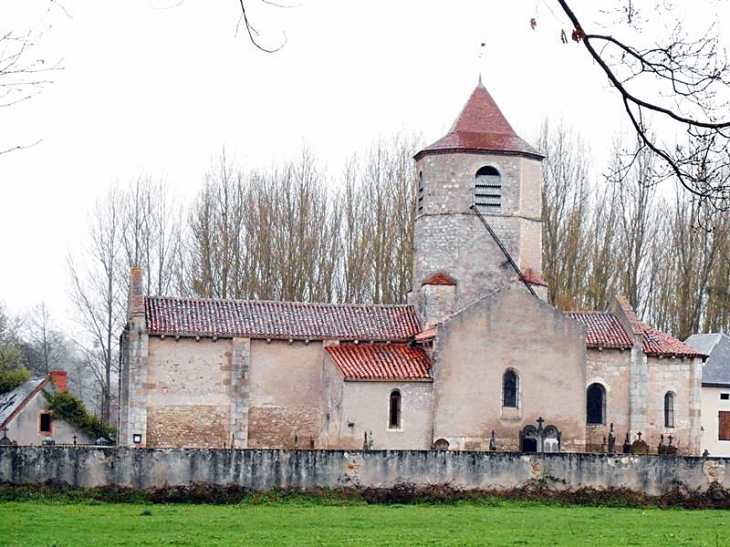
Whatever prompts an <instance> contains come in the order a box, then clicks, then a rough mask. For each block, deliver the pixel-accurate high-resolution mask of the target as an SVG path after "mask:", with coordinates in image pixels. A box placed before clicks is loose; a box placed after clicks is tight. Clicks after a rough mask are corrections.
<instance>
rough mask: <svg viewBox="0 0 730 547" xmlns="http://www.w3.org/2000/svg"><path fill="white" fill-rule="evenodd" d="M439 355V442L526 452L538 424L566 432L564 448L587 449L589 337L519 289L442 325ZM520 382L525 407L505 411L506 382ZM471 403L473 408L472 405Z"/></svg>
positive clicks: (458, 446)
mask: <svg viewBox="0 0 730 547" xmlns="http://www.w3.org/2000/svg"><path fill="white" fill-rule="evenodd" d="M434 349H435V353H434V363H435V364H434V384H433V385H434V387H433V390H434V396H433V405H434V439H439V438H443V439H446V440H447V441H448V442H449V443H450V447H451V449H454V450H486V449H488V446H489V438H490V436H491V431H492V430H494V431H495V436H496V440H497V446H498V449H499V450H517V449H519V433H520V431H521V430H522V429H523V428H524V427H525V426H526V425H536V420H537V419H538V418H539V417H541V416H542V418H543V419H544V420H545V425H546V426H547V425H554V426H556V427H557V428H558V429H559V430H560V431H561V432H562V442H563V446H562V449H563V450H567V451H575V450H582V449H583V448H584V446H585V408H586V407H585V401H586V399H585V379H586V372H585V366H584V362H585V353H586V349H585V333H584V330H583V327H582V326H581V325H580V324H579V323H577V322H576V321H573V320H571V319H569V318H567V317H566V316H565V315H564V314H563V313H562V312H560V311H559V310H557V309H555V308H552V307H551V306H548V305H547V304H545V303H544V302H542V301H541V300H539V299H538V298H536V297H534V296H532V295H529V294H528V293H527V292H526V291H525V289H524V288H522V287H519V286H515V287H513V288H511V289H509V290H505V291H502V292H500V293H498V294H495V295H493V296H491V297H488V298H485V299H483V300H481V301H479V302H477V303H476V304H474V305H472V306H469V307H468V308H467V309H465V310H464V311H462V312H461V313H459V314H457V315H455V316H453V317H451V318H450V319H448V320H447V321H445V322H444V323H442V324H441V326H440V328H439V332H438V337H437V339H436V342H435V346H434ZM508 369H512V370H514V371H515V372H516V373H517V375H518V377H519V387H518V391H519V393H518V407H517V408H508V407H503V406H502V377H503V375H504V373H505V371H507V370H508ZM466 402H468V404H466Z"/></svg>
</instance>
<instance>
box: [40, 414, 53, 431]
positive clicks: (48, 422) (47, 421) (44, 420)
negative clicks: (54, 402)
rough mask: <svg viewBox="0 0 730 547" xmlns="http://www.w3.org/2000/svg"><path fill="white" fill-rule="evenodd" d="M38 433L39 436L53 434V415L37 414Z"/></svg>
mask: <svg viewBox="0 0 730 547" xmlns="http://www.w3.org/2000/svg"><path fill="white" fill-rule="evenodd" d="M38 433H39V434H41V435H51V434H52V433H53V415H52V414H51V413H50V412H39V413H38Z"/></svg>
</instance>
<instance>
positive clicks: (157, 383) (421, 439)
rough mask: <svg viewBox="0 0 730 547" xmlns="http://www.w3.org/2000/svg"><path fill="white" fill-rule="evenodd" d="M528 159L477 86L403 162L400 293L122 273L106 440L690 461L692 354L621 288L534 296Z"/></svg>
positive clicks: (537, 185)
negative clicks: (410, 227)
mask: <svg viewBox="0 0 730 547" xmlns="http://www.w3.org/2000/svg"><path fill="white" fill-rule="evenodd" d="M542 159H543V157H542V156H541V155H540V153H539V152H538V151H536V150H535V149H534V148H532V147H531V146H530V145H529V144H528V143H527V142H525V141H524V140H523V139H521V138H520V137H519V136H518V135H517V134H516V133H515V131H514V130H513V128H512V127H511V125H510V124H509V122H508V121H507V119H506V118H505V116H504V115H503V114H502V112H501V111H500V109H499V107H498V106H497V104H496V103H495V101H494V100H493V98H492V97H491V95H490V94H489V92H488V91H487V89H486V88H485V87H484V85H483V84H482V82H481V80H480V82H479V84H478V85H477V87H476V89H475V90H474V91H473V93H472V94H471V96H470V98H469V99H468V101H467V103H466V105H465V106H464V108H463V109H462V111H461V113H460V114H459V115H458V117H457V119H456V121H455V123H454V125H453V126H452V128H451V130H450V131H449V132H448V134H447V135H446V136H444V137H443V138H441V139H440V140H438V141H436V142H435V143H433V144H432V145H430V146H428V147H426V148H424V149H423V150H421V151H419V152H418V153H417V154H416V155H415V162H416V173H417V184H418V191H417V202H416V203H415V204H414V207H415V208H416V214H415V220H414V223H415V224H414V244H413V270H412V271H413V279H412V290H411V293H410V295H409V304H408V305H353V304H320V303H298V302H272V301H240V300H215V299H196V298H175V297H160V296H147V295H144V294H143V290H142V287H143V283H142V275H143V272H142V271H141V270H140V269H138V268H133V269H132V272H131V281H130V299H129V313H128V323H127V327H126V329H125V331H124V333H123V334H122V337H121V340H122V363H121V379H120V402H121V416H120V423H119V443H120V444H121V445H127V446H136V447H205V448H284V449H374V450H390V449H406V450H432V449H436V450H497V451H523V452H535V451H545V452H557V451H560V452H586V451H593V452H599V451H614V450H617V451H620V449H621V446H622V445H623V444H624V443H627V444H628V443H633V442H635V441H638V442H639V443H640V445H641V446H644V447H646V450H648V451H650V452H662V451H663V450H669V451H670V452H671V453H679V454H690V455H691V454H699V452H700V439H701V428H700V398H701V382H702V364H703V361H704V359H705V357H706V355H705V354H704V353H702V352H701V351H699V350H696V349H693V348H691V347H689V346H687V345H685V344H684V343H682V342H680V341H679V340H676V339H674V338H672V337H671V336H669V335H667V334H665V333H662V332H659V331H657V330H656V329H654V328H652V327H651V326H650V325H647V324H645V323H643V322H641V321H640V320H639V318H637V316H636V314H635V313H634V311H633V309H632V308H631V306H630V305H629V303H628V302H627V301H626V300H625V299H623V298H621V297H618V298H617V299H616V300H615V302H614V304H613V305H612V307H611V309H609V310H601V311H575V312H563V311H561V310H558V309H557V308H554V307H552V306H550V305H549V304H548V303H547V302H546V301H547V291H548V287H547V286H546V284H545V282H544V281H543V280H542V278H541V275H540V273H541V263H542V219H541V213H542V194H541V161H542ZM642 443H643V444H642ZM662 447H664V448H662ZM667 447H671V449H668V448H667Z"/></svg>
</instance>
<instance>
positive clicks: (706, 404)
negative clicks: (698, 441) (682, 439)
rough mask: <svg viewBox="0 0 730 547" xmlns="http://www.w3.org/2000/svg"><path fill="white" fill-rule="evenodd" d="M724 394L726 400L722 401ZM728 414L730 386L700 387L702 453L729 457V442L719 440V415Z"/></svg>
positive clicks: (729, 408)
mask: <svg viewBox="0 0 730 547" xmlns="http://www.w3.org/2000/svg"><path fill="white" fill-rule="evenodd" d="M723 394H725V395H726V396H727V397H728V398H727V399H722V398H721V396H722V395H723ZM720 412H730V386H726V387H713V386H702V430H703V431H702V451H703V452H704V451H705V450H707V451H708V452H709V453H710V455H711V456H724V457H727V456H730V441H721V440H720V428H719V423H720V422H719V413H720Z"/></svg>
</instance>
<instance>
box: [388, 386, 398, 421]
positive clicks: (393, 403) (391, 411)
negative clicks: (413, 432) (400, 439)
mask: <svg viewBox="0 0 730 547" xmlns="http://www.w3.org/2000/svg"><path fill="white" fill-rule="evenodd" d="M400 404H401V396H400V391H398V390H397V389H394V390H393V391H391V392H390V405H389V408H388V429H400Z"/></svg>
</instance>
